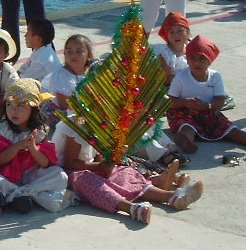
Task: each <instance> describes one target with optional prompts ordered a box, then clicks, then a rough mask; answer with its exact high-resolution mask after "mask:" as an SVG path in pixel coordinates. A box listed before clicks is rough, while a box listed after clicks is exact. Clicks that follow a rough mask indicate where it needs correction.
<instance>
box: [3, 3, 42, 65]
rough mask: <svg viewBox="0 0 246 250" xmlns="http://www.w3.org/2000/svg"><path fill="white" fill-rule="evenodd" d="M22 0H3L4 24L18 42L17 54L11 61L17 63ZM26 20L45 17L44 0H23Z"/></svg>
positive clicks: (4, 27) (17, 46) (18, 45)
mask: <svg viewBox="0 0 246 250" xmlns="http://www.w3.org/2000/svg"><path fill="white" fill-rule="evenodd" d="M20 2H21V1H20V0H1V4H2V26H1V28H2V29H4V30H7V31H8V32H9V34H10V35H11V37H12V38H13V40H14V41H15V43H16V49H17V52H16V55H15V56H14V57H13V58H11V59H10V60H9V61H10V62H12V63H13V64H14V63H16V61H17V60H18V58H19V56H20V31H19V10H20ZM23 5H24V11H25V17H26V22H27V23H28V22H29V21H30V20H31V19H32V18H45V9H44V0H23Z"/></svg>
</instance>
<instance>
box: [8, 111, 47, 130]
mask: <svg viewBox="0 0 246 250" xmlns="http://www.w3.org/2000/svg"><path fill="white" fill-rule="evenodd" d="M5 118H6V121H7V122H8V125H9V127H10V129H11V130H12V131H13V132H14V133H16V134H20V133H21V132H22V131H21V130H20V129H19V127H18V126H17V125H15V124H14V123H13V122H11V121H10V120H9V118H8V116H7V114H6V108H5ZM27 128H28V129H29V130H30V131H31V132H32V131H33V130H35V129H40V130H43V131H45V132H46V126H45V118H44V117H43V115H42V113H41V112H40V108H39V107H32V110H31V115H30V117H29V121H28V124H27Z"/></svg>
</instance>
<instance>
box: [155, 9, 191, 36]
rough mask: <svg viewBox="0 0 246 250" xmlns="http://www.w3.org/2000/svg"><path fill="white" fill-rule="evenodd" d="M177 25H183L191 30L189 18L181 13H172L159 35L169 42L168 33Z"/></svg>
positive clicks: (163, 24)
mask: <svg viewBox="0 0 246 250" xmlns="http://www.w3.org/2000/svg"><path fill="white" fill-rule="evenodd" d="M175 25H181V26H184V27H185V28H188V29H189V28H190V23H189V20H188V18H186V17H184V16H183V15H182V14H181V13H179V12H170V13H169V14H168V15H167V17H166V18H165V19H164V22H163V23H162V26H161V28H160V30H159V33H158V34H159V36H160V37H161V38H162V39H164V40H165V41H168V31H169V30H170V29H171V28H172V27H174V26H175Z"/></svg>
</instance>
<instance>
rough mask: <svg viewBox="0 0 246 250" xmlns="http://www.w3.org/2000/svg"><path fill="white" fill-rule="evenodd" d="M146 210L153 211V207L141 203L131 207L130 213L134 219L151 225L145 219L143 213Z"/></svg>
mask: <svg viewBox="0 0 246 250" xmlns="http://www.w3.org/2000/svg"><path fill="white" fill-rule="evenodd" d="M145 208H148V209H151V208H152V205H151V204H150V203H149V202H141V203H135V204H133V205H131V207H130V213H131V216H132V219H134V220H138V221H141V222H143V223H149V220H148V218H147V220H146V218H143V211H144V210H145ZM147 217H148V215H147Z"/></svg>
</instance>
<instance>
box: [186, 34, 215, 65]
mask: <svg viewBox="0 0 246 250" xmlns="http://www.w3.org/2000/svg"><path fill="white" fill-rule="evenodd" d="M219 53H220V49H219V48H218V47H217V46H216V45H215V44H214V43H212V42H211V41H209V40H208V39H207V38H206V37H204V36H201V35H198V36H196V37H195V38H194V39H192V40H191V42H190V43H189V44H188V45H187V47H186V57H187V58H189V57H191V56H192V55H203V56H205V57H206V58H207V59H208V60H209V62H210V63H212V62H213V61H214V60H215V59H216V57H217V56H218V55H219Z"/></svg>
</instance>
